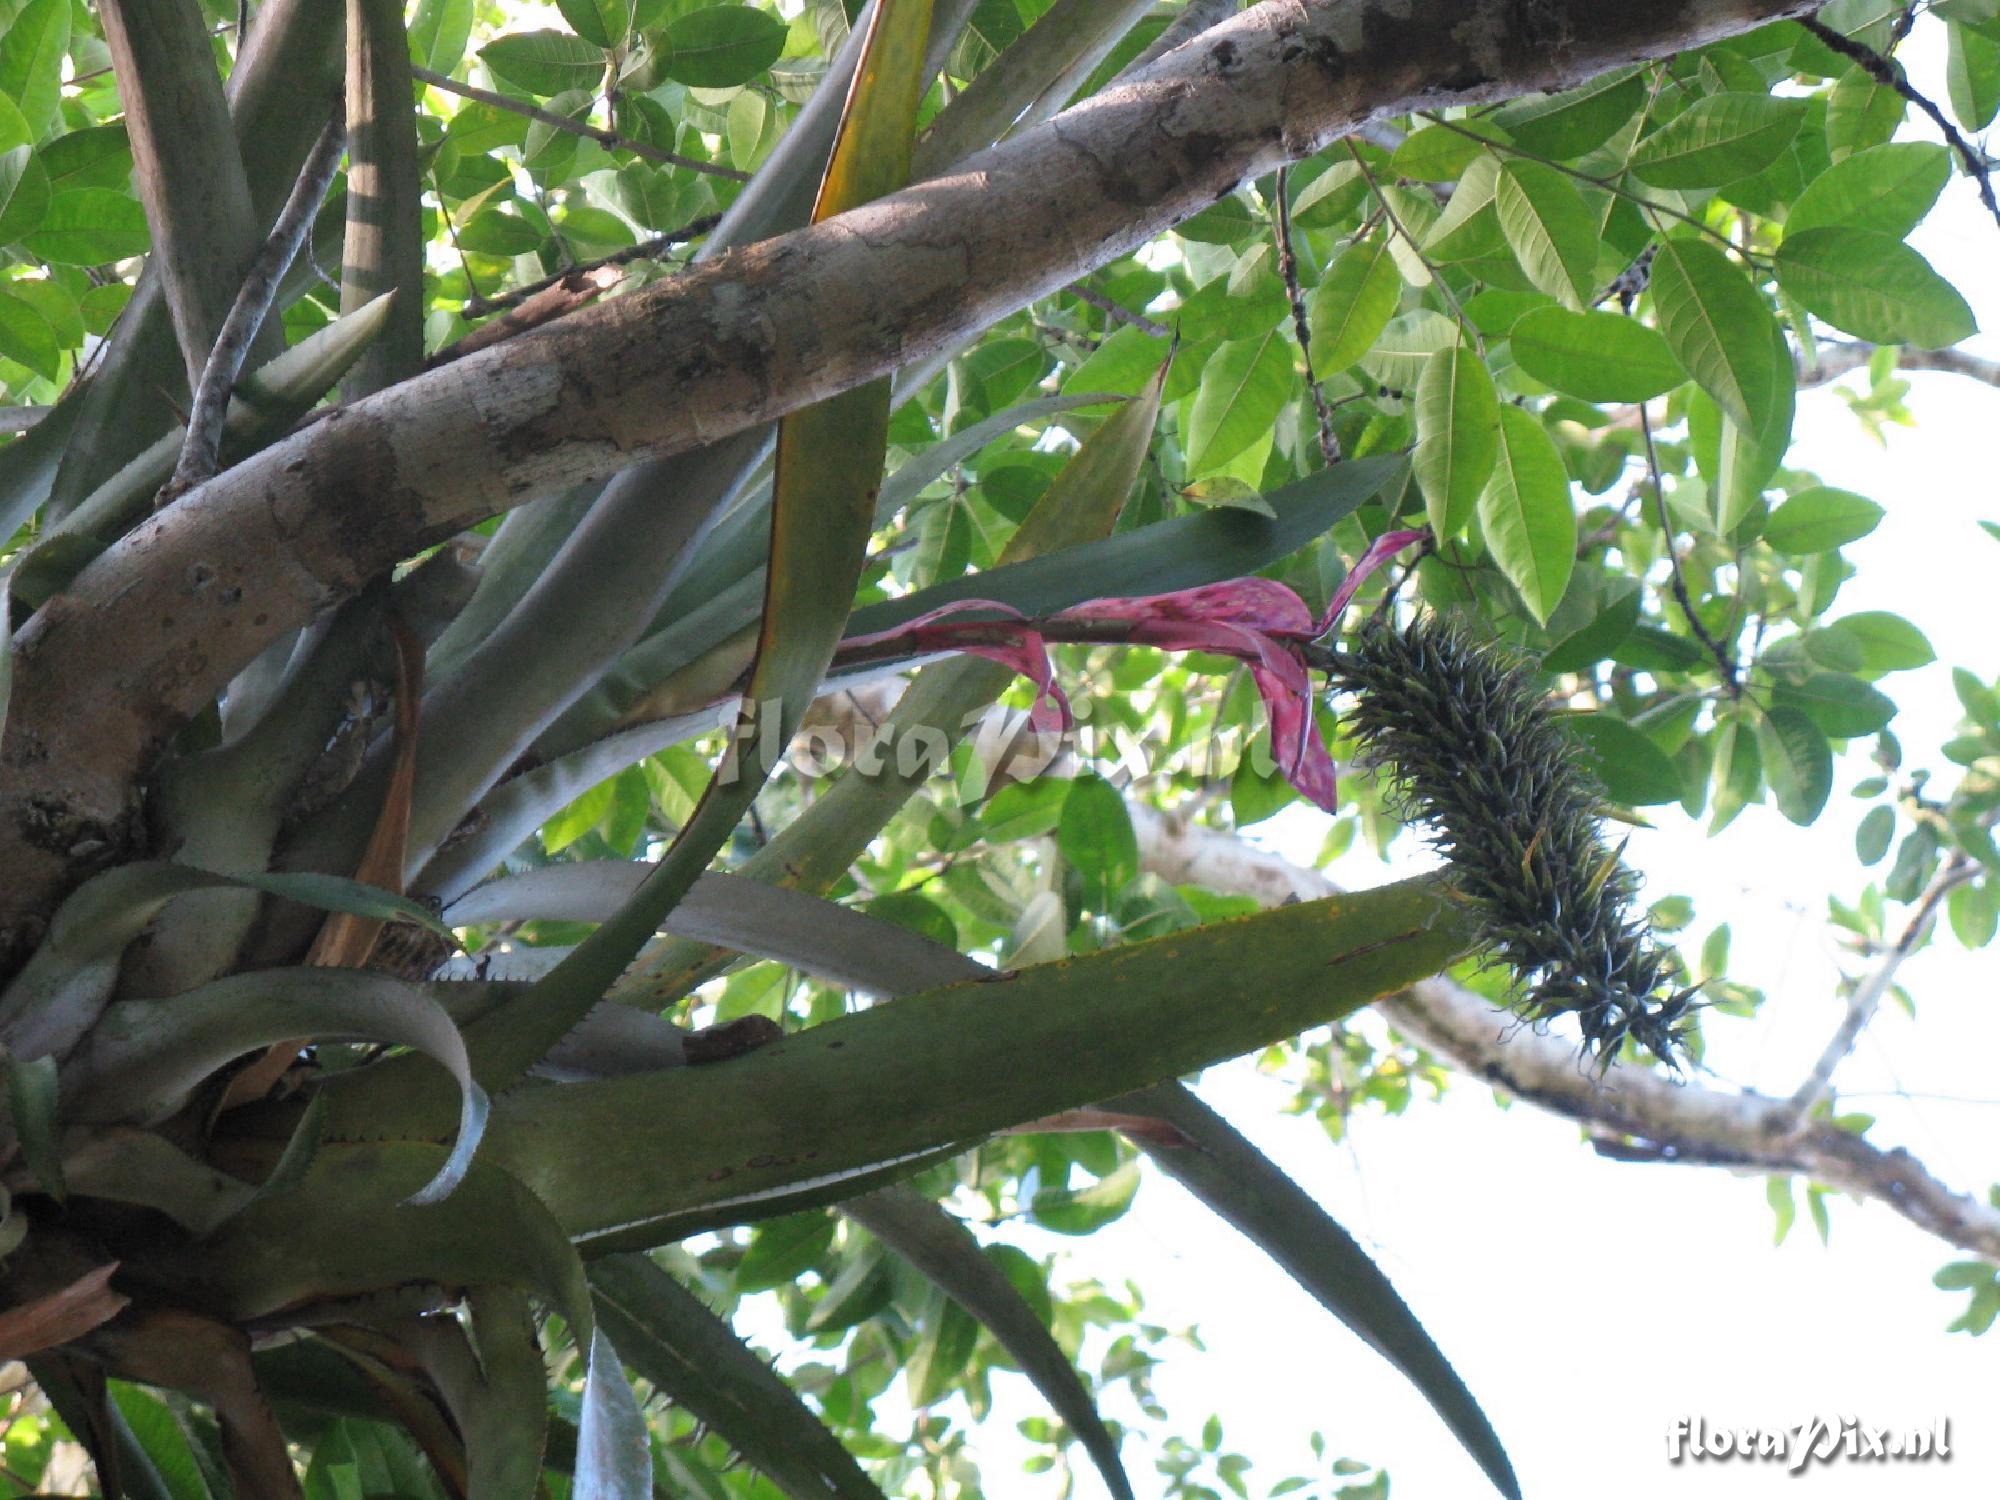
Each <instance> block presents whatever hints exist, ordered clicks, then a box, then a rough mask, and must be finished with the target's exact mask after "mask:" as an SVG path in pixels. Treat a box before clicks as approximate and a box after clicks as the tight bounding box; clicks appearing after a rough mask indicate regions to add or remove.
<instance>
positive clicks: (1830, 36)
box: [1799, 16, 2000, 224]
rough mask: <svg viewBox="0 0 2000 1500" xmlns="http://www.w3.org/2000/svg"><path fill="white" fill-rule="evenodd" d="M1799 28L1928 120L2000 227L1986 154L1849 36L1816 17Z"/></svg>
mask: <svg viewBox="0 0 2000 1500" xmlns="http://www.w3.org/2000/svg"><path fill="white" fill-rule="evenodd" d="M1799 25H1801V26H1803V27H1804V28H1805V29H1806V30H1807V31H1809V32H1811V33H1812V34H1813V35H1814V36H1815V37H1817V38H1818V39H1819V40H1820V42H1821V43H1822V44H1823V45H1824V46H1826V47H1827V48H1829V49H1830V50H1832V51H1834V52H1837V53H1839V54H1840V55H1841V56H1842V57H1844V58H1846V59H1847V60H1848V61H1849V62H1851V63H1853V64H1854V65H1855V66H1856V67H1858V68H1860V69H1861V71H1862V72H1864V73H1866V74H1867V75H1868V76H1869V77H1870V78H1873V79H1874V80H1875V81H1876V82H1877V83H1879V84H1881V85H1882V87H1884V88H1886V89H1894V90H1895V91H1896V92H1897V93H1898V94H1901V95H1902V96H1903V97H1904V98H1905V99H1907V100H1908V101H1909V102H1910V103H1912V104H1914V105H1916V107H1917V108H1918V109H1920V110H1922V111H1923V112H1924V113H1925V114H1927V115H1929V116H1930V118H1931V123H1932V124H1933V125H1935V126H1937V128H1938V130H1939V131H1940V132H1941V133H1942V134H1943V136H1944V138H1945V140H1947V141H1948V142H1950V143H1951V149H1952V150H1954V151H1956V152H1957V153H1958V159H1959V160H1960V161H1961V162H1963V163H1964V164H1965V172H1966V175H1967V176H1968V177H1970V178H1971V179H1972V180H1973V182H1974V183H1976V184H1977V185H1978V187H1979V201H1980V202H1981V203H1983V204H1985V205H1986V211H1987V212H1988V213H1989V214H1991V215H1993V222H1994V223H1996V224H2000V201H1995V199H1994V197H1993V174H1992V170H1991V168H1990V167H1989V166H1988V165H1987V162H1986V153H1985V152H1983V151H1981V150H1979V149H1978V148H1977V147H1975V146H1974V145H1973V144H1972V142H1970V141H1968V140H1967V139H1966V138H1965V137H1964V136H1963V135H1961V134H1960V133H1959V129H1958V127H1957V126H1956V125H1954V124H1952V123H1951V121H1950V120H1948V119H1946V118H1945V113H1944V111H1943V110H1941V109H1939V108H1938V107H1937V105H1936V104H1935V103H1933V102H1932V101H1931V100H1930V99H1928V98H1926V97H1925V96H1924V95H1922V94H1920V93H1918V92H1917V91H1916V89H1914V88H1913V87H1911V85H1910V80H1909V79H1908V78H1906V77H1904V76H1903V70H1902V69H1901V68H1900V67H1898V66H1897V65H1896V64H1895V63H1894V62H1892V61H1891V60H1890V59H1889V58H1886V57H1884V56H1883V55H1882V54H1881V53H1879V52H1877V51H1876V50H1875V49H1874V48H1873V47H1870V46H1867V45H1866V44H1865V43H1862V42H1857V41H1855V40H1854V38H1853V37H1851V36H1845V35H1843V34H1842V33H1840V32H1838V31H1835V30H1834V29H1833V28H1832V27H1831V26H1829V25H1827V24H1826V23H1825V22H1824V21H1821V20H1820V19H1819V18H1818V17H1816V16H1800V17H1799Z"/></svg>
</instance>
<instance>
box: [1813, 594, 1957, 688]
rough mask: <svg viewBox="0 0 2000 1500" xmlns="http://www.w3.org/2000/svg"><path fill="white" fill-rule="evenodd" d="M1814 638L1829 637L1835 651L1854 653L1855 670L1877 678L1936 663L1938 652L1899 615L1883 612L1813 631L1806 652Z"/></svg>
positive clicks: (1845, 618) (1848, 618) (1870, 612)
mask: <svg viewBox="0 0 2000 1500" xmlns="http://www.w3.org/2000/svg"><path fill="white" fill-rule="evenodd" d="M1814 637H1827V638H1830V639H1831V640H1832V641H1833V642H1834V643H1835V645H1836V647H1837V649H1840V650H1844V651H1848V652H1852V653H1853V656H1854V661H1855V665H1856V668H1857V669H1858V670H1860V671H1863V672H1873V673H1876V674H1878V675H1879V674H1881V673H1884V672H1908V671H1911V670H1912V669H1914V668H1917V667H1927V666H1929V665H1930V664H1931V663H1932V662H1934V661H1936V660H1937V653H1936V652H1935V651H1933V650H1932V649H1931V643H1930V642H1929V641H1927V640H1925V639H1924V633H1923V632H1922V631H1921V630H1919V629H1917V627H1916V626H1914V625H1912V624H1911V623H1910V622H1909V621H1908V620H1906V619H1904V618H1903V617H1902V616H1901V615H1894V614H1890V613H1889V612H1888V611H1886V610H1864V611H1863V612H1861V613H1860V614H1852V615H1845V616H1843V617H1842V618H1840V619H1838V620H1835V621H1834V622H1833V623H1832V624H1831V625H1827V626H1824V627H1822V628H1821V629H1819V630H1816V631H1814V632H1812V634H1811V635H1809V636H1808V637H1807V638H1806V639H1807V645H1808V649H1811V647H1812V646H1813V644H1814Z"/></svg>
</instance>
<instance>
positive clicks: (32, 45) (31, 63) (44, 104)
mask: <svg viewBox="0 0 2000 1500" xmlns="http://www.w3.org/2000/svg"><path fill="white" fill-rule="evenodd" d="M69 25H70V6H69V0H28V3H27V4H26V5H25V6H23V7H22V8H21V9H20V10H19V11H18V12H16V13H15V15H14V18H13V19H12V20H11V21H9V22H8V23H7V25H6V29H5V30H4V31H0V97H4V98H7V99H10V100H12V101H13V102H14V104H15V106H16V107H17V108H18V109H19V110H20V112H21V118H22V119H23V120H24V121H25V122H26V123H27V127H28V138H29V139H30V140H31V141H38V140H40V139H41V138H42V137H43V136H44V135H46V134H47V133H48V130H49V127H50V126H51V125H52V124H54V123H55V119H56V108H57V106H58V104H60V102H61V100H62V65H63V55H64V54H65V53H66V52H67V51H68V50H69ZM8 144H10V145H11V144H12V142H9V143H8Z"/></svg>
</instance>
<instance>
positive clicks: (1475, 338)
mask: <svg viewBox="0 0 2000 1500" xmlns="http://www.w3.org/2000/svg"><path fill="white" fill-rule="evenodd" d="M1341 144H1342V145H1344V146H1346V147H1347V154H1348V155H1349V156H1351V157H1353V158H1354V165H1355V166H1356V167H1357V168H1358V169H1359V170H1360V172H1361V180H1362V181H1364V182H1366V183H1367V184H1368V191H1369V192H1370V193H1372V194H1374V196H1375V201H1376V202H1377V203H1379V204H1380V205H1381V206H1382V215H1383V217H1384V218H1386V219H1387V220H1388V221H1389V227H1390V228H1391V229H1392V230H1394V231H1395V232H1396V233H1397V234H1399V235H1401V236H1402V237H1403V243H1404V244H1406V245H1408V246H1409V247H1410V254H1412V255H1414V256H1416V258H1417V259H1418V260H1419V261H1420V262H1422V264H1423V268H1424V269H1425V270H1426V271H1428V272H1430V277H1431V282H1432V284H1433V285H1435V286H1436V287H1437V289H1438V294H1439V295H1440V296H1441V297H1443V298H1444V300H1445V303H1446V304H1447V305H1448V306H1449V307H1450V308H1451V316H1452V321H1453V322H1455V323H1457V324H1458V331H1459V332H1460V333H1462V334H1464V335H1465V336H1466V337H1467V338H1469V339H1471V340H1472V347H1473V349H1474V350H1476V351H1477V352H1478V354H1479V357H1480V358H1481V359H1484V358H1485V357H1486V341H1485V340H1484V339H1482V338H1481V337H1480V336H1479V329H1478V328H1477V327H1475V326H1474V325H1473V322H1472V320H1471V319H1470V318H1468V317H1466V315H1465V309H1464V308H1463V307H1462V306H1460V305H1459V301H1458V294H1457V293H1456V292H1454V291H1453V290H1452V289H1451V288H1450V287H1449V286H1447V285H1446V284H1445V279H1444V275H1443V273H1442V272H1440V271H1439V270H1438V268H1437V267H1436V266H1434V265H1432V264H1431V262H1430V257H1429V256H1427V255H1425V254H1424V252H1423V247H1422V246H1421V245H1419V244H1418V243H1417V237H1416V236H1415V235H1414V234H1411V233H1410V231H1409V229H1408V227H1407V226H1406V225H1405V224H1404V223H1403V221H1402V220H1401V219H1400V218H1398V217H1397V215H1396V210H1395V209H1394V208H1393V207H1391V206H1390V203H1389V198H1388V195H1387V194H1386V193H1384V192H1383V191H1382V186H1381V184H1380V183H1378V182H1376V180H1375V174H1374V173H1373V172H1371V171H1369V170H1368V163H1367V162H1366V161H1365V160H1363V158H1362V155H1361V153H1360V152H1359V151H1357V150H1355V149H1354V142H1353V141H1352V140H1347V141H1343V142H1341Z"/></svg>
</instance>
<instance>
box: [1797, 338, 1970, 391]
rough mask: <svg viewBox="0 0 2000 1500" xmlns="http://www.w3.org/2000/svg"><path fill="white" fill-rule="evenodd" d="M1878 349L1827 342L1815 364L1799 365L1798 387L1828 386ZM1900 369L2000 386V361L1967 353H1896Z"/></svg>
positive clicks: (1800, 362) (1818, 351)
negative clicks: (1933, 373) (1934, 373)
mask: <svg viewBox="0 0 2000 1500" xmlns="http://www.w3.org/2000/svg"><path fill="white" fill-rule="evenodd" d="M1876 347H1877V346H1876V345H1874V344H1864V343H1859V342H1854V343H1850V342H1848V341H1846V340H1844V339H1827V340H1824V341H1823V342H1821V343H1820V344H1819V345H1818V347H1816V348H1815V349H1814V350H1813V356H1812V363H1811V364H1810V365H1808V364H1807V363H1806V362H1805V360H1804V359H1803V358H1801V359H1798V360H1797V361H1796V364H1797V368H1798V383H1799V385H1800V387H1801V388H1806V387H1810V386H1815V385H1826V384H1828V383H1829V382H1831V381H1835V380H1838V379H1840V377H1841V376H1843V375H1846V374H1848V373H1850V372H1851V371H1854V370H1858V369H1860V368H1861V367H1862V366H1864V365H1866V364H1867V363H1868V361H1869V359H1870V357H1872V356H1873V355H1874V353H1875V350H1876ZM1896 368H1897V369H1899V370H1937V371H1940V372H1942V373H1944V374H1947V375H1963V376H1965V377H1966V378H1967V379H1968V380H1977V381H1980V382H1982V383H1984V384H1986V385H1995V386H2000V360H1995V359H1981V358H1980V357H1979V356H1978V355H1976V354H1968V353H1967V352H1966V351H1965V350H1963V349H1909V348H1899V349H1897V350H1896Z"/></svg>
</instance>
